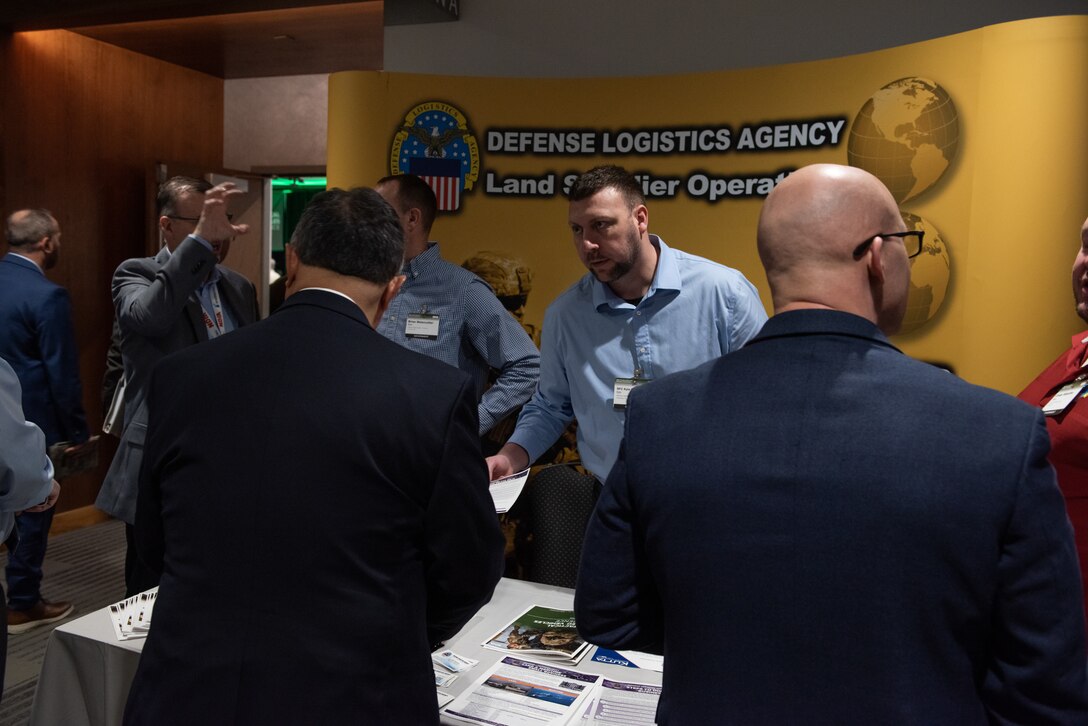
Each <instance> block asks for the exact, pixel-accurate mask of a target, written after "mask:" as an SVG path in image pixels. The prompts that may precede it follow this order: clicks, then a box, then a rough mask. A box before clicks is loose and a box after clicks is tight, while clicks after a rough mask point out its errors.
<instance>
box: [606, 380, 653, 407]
mask: <svg viewBox="0 0 1088 726" xmlns="http://www.w3.org/2000/svg"><path fill="white" fill-rule="evenodd" d="M649 382H650V379H649V378H617V379H616V382H615V384H613V386H612V410H614V411H622V410H623V409H625V408H627V397H628V396H630V395H631V391H633V390H635V388H636V387H637V386H641V385H642V384H643V383H649Z"/></svg>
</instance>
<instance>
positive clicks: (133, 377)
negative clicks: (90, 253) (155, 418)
mask: <svg viewBox="0 0 1088 726" xmlns="http://www.w3.org/2000/svg"><path fill="white" fill-rule="evenodd" d="M212 265H215V255H214V254H213V253H212V252H211V250H209V249H208V248H207V247H206V246H205V245H203V244H201V242H200V241H199V240H196V239H194V238H192V237H188V238H186V239H185V240H183V241H182V243H181V244H180V245H178V247H177V249H175V250H174V253H173V254H170V253H169V251H167V250H166V248H163V249H161V250H159V253H158V254H157V255H155V256H154V257H139V258H133V259H130V260H126V261H124V262H122V263H121V266H120V267H118V268H117V271H116V272H115V273H114V274H113V304H114V307H115V308H116V310H117V324H118V326H119V327H120V329H121V357H122V359H123V360H124V365H125V380H126V384H125V426H124V430H123V432H122V434H121V444H120V446H118V449H117V454H116V455H115V456H114V457H113V462H112V463H111V464H110V469H109V472H107V474H106V479H105V481H103V482H102V489H101V491H100V492H99V493H98V499H97V500H96V501H95V506H96V507H98V508H99V509H101V510H102V511H104V512H106V513H107V514H110V515H113V516H114V517H117V518H118V519H121V520H124V521H125V522H127V523H129V524H132V523H133V522H134V521H135V519H136V491H137V481H138V479H139V474H140V462H141V460H142V458H143V447H144V438H145V437H146V435H147V406H146V400H145V398H146V395H147V383H148V381H149V379H150V377H151V370H152V369H153V368H154V367H155V364H156V363H158V362H159V360H161V359H162V358H163V357H165V356H167V355H169V354H171V353H174V352H175V351H179V350H182V349H184V348H188V347H189V346H190V345H195V344H197V343H202V342H204V341H206V340H208V331H207V328H206V327H205V325H204V321H203V315H202V312H201V308H200V303H199V301H198V300H197V296H196V291H197V289H198V288H199V287H200V284H201V283H202V282H203V281H204V280H205V279H206V278H207V276H208V273H209V270H210V269H211V266H212ZM218 269H219V272H220V274H221V275H222V277H221V278H220V281H219V293H220V295H221V296H222V298H223V300H224V302H225V304H226V305H227V306H228V307H229V309H230V312H231V314H232V315H233V316H234V319H235V321H236V323H237V324H238V325H239V326H241V325H248V324H250V323H254V322H256V321H257V317H258V311H257V291H256V289H255V288H254V287H253V283H251V282H250V281H249V280H247V279H246V278H245V277H243V276H242V275H239V274H238V273H237V272H234V271H232V270H229V269H227V268H226V267H222V266H219V267H218Z"/></svg>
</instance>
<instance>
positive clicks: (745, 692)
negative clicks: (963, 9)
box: [575, 164, 1088, 725]
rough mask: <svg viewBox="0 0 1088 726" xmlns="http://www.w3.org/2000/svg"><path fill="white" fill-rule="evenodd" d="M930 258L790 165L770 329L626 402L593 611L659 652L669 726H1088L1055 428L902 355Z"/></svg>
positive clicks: (586, 611)
mask: <svg viewBox="0 0 1088 726" xmlns="http://www.w3.org/2000/svg"><path fill="white" fill-rule="evenodd" d="M922 249H923V247H922V239H921V234H920V233H916V232H912V231H908V230H907V227H906V225H905V224H904V222H903V219H902V217H901V216H900V213H899V210H898V209H897V207H896V204H895V200H894V199H892V196H891V194H889V192H888V190H887V189H886V188H884V186H883V185H882V184H880V182H879V181H878V180H877V179H876V178H875V177H873V176H871V175H870V174H868V173H866V172H864V171H861V170H860V169H852V168H850V167H842V166H835V165H829V164H821V165H816V166H810V167H805V168H804V169H801V170H799V171H797V172H794V173H793V174H791V175H790V176H789V177H787V178H786V179H785V181H783V182H782V183H781V184H779V185H778V187H777V188H776V189H775V190H774V191H773V192H771V195H770V196H769V197H768V198H767V201H766V203H765V205H764V207H763V212H762V215H761V217H760V222H759V253H760V258H761V259H762V261H763V265H764V267H765V268H766V269H767V280H768V282H769V283H770V287H771V293H772V297H773V299H774V309H775V315H774V317H772V318H771V319H770V320H769V321H768V322H767V324H766V325H765V326H764V327H763V330H761V331H760V333H759V334H758V335H757V336H756V337H755V338H753V339H752V340H751V341H749V342H748V344H747V345H745V347H744V348H742V349H741V350H739V351H736V352H734V353H731V354H729V355H727V356H724V357H722V358H719V359H718V360H716V361H712V362H710V363H706V364H704V365H703V366H701V367H699V368H696V369H694V370H691V371H687V372H684V373H677V374H676V375H673V376H667V377H665V378H663V379H661V380H658V381H654V382H651V383H648V384H646V385H645V386H640V387H639V388H638V389H636V390H635V391H634V392H633V393H632V395H631V398H630V400H629V401H628V406H627V420H626V432H625V438H624V445H623V450H622V452H621V454H620V458H619V460H618V462H617V464H616V466H615V468H614V469H613V470H612V473H611V476H610V477H609V479H608V483H607V484H606V485H605V487H604V491H603V493H602V495H601V499H600V501H599V502H598V504H597V510H596V512H595V513H594V515H593V517H592V519H591V520H590V524H589V528H588V531H587V534H586V539H585V547H584V549H583V550H582V551H583V553H584V554H583V559H582V569H581V572H580V575H579V579H578V591H577V595H576V599H575V611H576V614H577V619H578V629H579V630H580V631H582V634H583V635H584V636H585V638H586V639H587V640H590V641H592V642H594V643H598V644H601V645H605V646H607V647H609V648H634V649H642V650H654V651H656V652H659V653H660V652H663V653H664V655H665V672H664V681H663V691H662V694H661V700H660V702H659V705H658V711H657V723H659V724H702V723H727V724H790V723H804V724H980V725H981V724H998V723H1000V724H1013V723H1017V724H1085V723H1088V681H1086V677H1085V634H1084V614H1083V610H1082V608H1081V583H1080V573H1079V570H1078V568H1077V555H1076V551H1075V550H1074V547H1073V537H1072V531H1071V528H1070V526H1069V520H1068V518H1067V517H1066V514H1065V506H1064V503H1063V500H1062V496H1061V494H1060V492H1059V491H1058V488H1057V486H1056V484H1055V479H1054V472H1053V470H1052V469H1051V468H1050V465H1049V464H1048V463H1047V460H1046V454H1047V449H1048V448H1049V445H1048V444H1049V442H1048V439H1047V433H1046V427H1045V425H1044V423H1043V417H1042V414H1041V413H1040V412H1039V411H1038V410H1037V409H1034V408H1032V407H1030V406H1027V405H1025V404H1023V403H1022V402H1020V401H1017V400H1015V399H1013V398H1011V397H1009V396H1006V395H1004V394H1001V393H998V392H996V391H991V390H988V389H985V388H981V387H978V386H973V385H970V384H968V383H966V382H965V381H962V380H960V379H958V378H956V377H955V376H954V375H952V374H950V373H948V372H946V371H943V370H940V369H938V368H935V367H933V366H930V365H927V364H925V363H922V362H920V361H916V360H912V359H910V358H908V357H907V356H905V355H903V354H902V353H901V352H900V351H899V350H897V349H896V348H895V347H894V346H893V345H892V344H891V343H890V342H889V341H888V339H887V337H885V336H886V335H891V334H893V333H895V332H896V331H897V330H898V329H899V325H900V323H901V321H902V319H903V314H904V312H905V309H906V301H907V291H908V287H909V284H910V260H909V258H910V257H912V256H914V255H916V254H918V253H920V252H921V251H922Z"/></svg>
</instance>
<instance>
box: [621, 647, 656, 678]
mask: <svg viewBox="0 0 1088 726" xmlns="http://www.w3.org/2000/svg"><path fill="white" fill-rule="evenodd" d="M620 657H621V658H626V659H627V660H628V661H630V662H631V663H634V664H635V667H636V668H645V669H646V670H648V671H657V672H658V673H664V672H665V656H663V655H658V654H656V653H643V652H642V651H639V650H621V651H620Z"/></svg>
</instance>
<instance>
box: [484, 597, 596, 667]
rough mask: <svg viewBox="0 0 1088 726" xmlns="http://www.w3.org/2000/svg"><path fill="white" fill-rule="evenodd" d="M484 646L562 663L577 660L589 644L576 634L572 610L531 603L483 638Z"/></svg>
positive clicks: (587, 648) (576, 629)
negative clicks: (498, 629) (512, 619)
mask: <svg viewBox="0 0 1088 726" xmlns="http://www.w3.org/2000/svg"><path fill="white" fill-rule="evenodd" d="M484 646H485V647H487V648H491V649H492V650H500V651H503V652H508V653H510V654H511V655H517V656H518V657H522V656H533V657H537V658H545V659H547V660H553V661H554V660H561V661H564V662H566V663H577V662H578V661H580V660H581V659H582V657H583V656H584V655H585V654H586V651H588V650H589V647H590V645H589V643H587V642H586V641H585V640H583V639H582V637H581V636H580V635H578V628H577V627H575V625H574V612H573V611H571V610H557V609H555V608H548V607H544V606H542V605H534V606H532V607H531V608H529V609H528V610H526V611H525V612H523V613H522V614H521V615H519V616H518V617H517V618H515V619H514V621H513V622H511V623H508V624H507V625H506V626H505V627H504V628H503V629H502V630H500V631H499V632H497V633H495V634H494V635H492V636H491V637H490V638H488V639H487V640H486V641H484Z"/></svg>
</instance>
